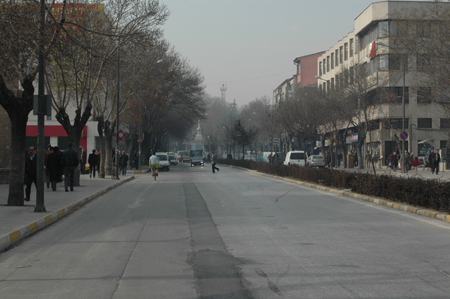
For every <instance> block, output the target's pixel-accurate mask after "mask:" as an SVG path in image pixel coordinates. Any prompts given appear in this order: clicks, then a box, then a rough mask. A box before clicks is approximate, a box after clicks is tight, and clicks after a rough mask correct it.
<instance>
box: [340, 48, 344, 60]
mask: <svg viewBox="0 0 450 299" xmlns="http://www.w3.org/2000/svg"><path fill="white" fill-rule="evenodd" d="M339 62H340V63H343V62H344V47H343V46H340V47H339Z"/></svg>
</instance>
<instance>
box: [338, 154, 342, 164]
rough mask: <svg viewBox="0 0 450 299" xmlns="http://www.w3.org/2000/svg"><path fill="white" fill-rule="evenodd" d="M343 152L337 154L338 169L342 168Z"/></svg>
mask: <svg viewBox="0 0 450 299" xmlns="http://www.w3.org/2000/svg"><path fill="white" fill-rule="evenodd" d="M341 160H342V152H339V153H338V154H337V167H341Z"/></svg>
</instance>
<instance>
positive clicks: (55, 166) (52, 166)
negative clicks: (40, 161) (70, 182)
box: [47, 146, 64, 191]
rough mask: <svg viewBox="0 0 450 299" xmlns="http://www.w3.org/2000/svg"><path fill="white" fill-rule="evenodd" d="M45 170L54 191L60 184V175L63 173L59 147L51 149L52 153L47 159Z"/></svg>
mask: <svg viewBox="0 0 450 299" xmlns="http://www.w3.org/2000/svg"><path fill="white" fill-rule="evenodd" d="M47 168H48V172H49V178H50V182H51V184H52V190H53V191H56V184H57V183H60V182H62V174H63V171H64V167H63V157H62V154H61V152H60V151H59V147H57V146H55V147H53V150H52V153H51V154H50V155H49V156H48V159H47Z"/></svg>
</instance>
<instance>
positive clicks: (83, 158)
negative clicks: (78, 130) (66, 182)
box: [80, 148, 87, 174]
mask: <svg viewBox="0 0 450 299" xmlns="http://www.w3.org/2000/svg"><path fill="white" fill-rule="evenodd" d="M86 162H87V154H86V152H85V151H84V148H82V149H81V154H80V171H81V174H86Z"/></svg>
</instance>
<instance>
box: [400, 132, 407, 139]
mask: <svg viewBox="0 0 450 299" xmlns="http://www.w3.org/2000/svg"><path fill="white" fill-rule="evenodd" d="M400 139H401V140H406V139H408V132H406V131H403V132H401V133H400Z"/></svg>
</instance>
